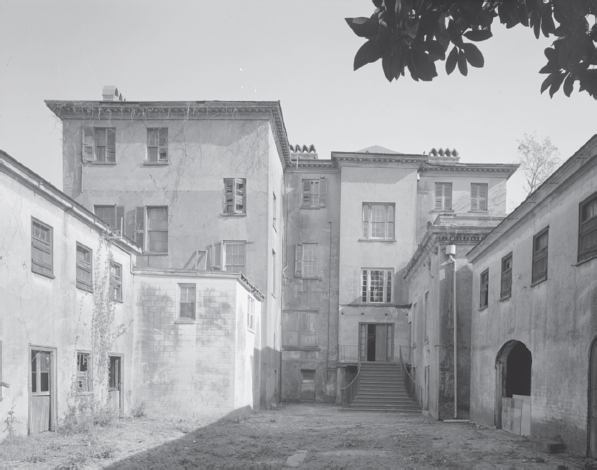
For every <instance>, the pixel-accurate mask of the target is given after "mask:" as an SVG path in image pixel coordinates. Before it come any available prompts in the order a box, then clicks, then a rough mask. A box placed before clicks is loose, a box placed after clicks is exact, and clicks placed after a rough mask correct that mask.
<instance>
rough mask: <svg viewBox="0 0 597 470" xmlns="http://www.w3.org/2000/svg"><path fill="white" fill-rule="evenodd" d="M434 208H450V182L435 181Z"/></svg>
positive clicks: (437, 209) (438, 209)
mask: <svg viewBox="0 0 597 470" xmlns="http://www.w3.org/2000/svg"><path fill="white" fill-rule="evenodd" d="M435 210H436V211H451V210H452V183H435Z"/></svg>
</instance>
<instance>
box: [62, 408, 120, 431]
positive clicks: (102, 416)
mask: <svg viewBox="0 0 597 470" xmlns="http://www.w3.org/2000/svg"><path fill="white" fill-rule="evenodd" d="M117 420H118V412H116V411H114V410H112V409H111V408H109V407H108V406H101V405H97V404H96V403H93V402H92V403H87V402H80V403H77V404H76V405H71V406H69V407H68V410H67V412H66V413H65V414H64V417H63V418H62V420H61V421H60V423H59V424H58V426H57V429H56V430H57V431H58V433H60V434H62V435H65V436H72V435H74V434H89V433H91V432H92V431H93V428H94V427H96V426H99V427H107V426H112V425H113V424H114V423H115V422H116V421H117Z"/></svg>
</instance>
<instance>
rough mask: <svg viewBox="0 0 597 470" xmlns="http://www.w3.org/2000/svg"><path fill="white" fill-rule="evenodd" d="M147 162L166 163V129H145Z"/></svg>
mask: <svg viewBox="0 0 597 470" xmlns="http://www.w3.org/2000/svg"><path fill="white" fill-rule="evenodd" d="M147 161H148V162H150V163H158V162H167V161H168V128H166V127H162V128H159V129H147Z"/></svg>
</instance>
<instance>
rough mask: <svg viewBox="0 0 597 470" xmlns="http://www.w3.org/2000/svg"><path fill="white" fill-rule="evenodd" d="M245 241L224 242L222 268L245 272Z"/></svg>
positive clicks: (234, 271)
mask: <svg viewBox="0 0 597 470" xmlns="http://www.w3.org/2000/svg"><path fill="white" fill-rule="evenodd" d="M245 265H246V255H245V242H224V269H225V270H226V271H230V272H233V273H243V274H245Z"/></svg>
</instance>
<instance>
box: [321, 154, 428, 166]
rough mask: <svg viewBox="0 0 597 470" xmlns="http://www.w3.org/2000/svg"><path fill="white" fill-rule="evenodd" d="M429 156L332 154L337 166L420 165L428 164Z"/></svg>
mask: <svg viewBox="0 0 597 470" xmlns="http://www.w3.org/2000/svg"><path fill="white" fill-rule="evenodd" d="M427 159H428V156H427V155H416V154H412V155H409V154H402V153H364V152H332V161H333V162H334V164H336V165H342V164H343V163H349V164H350V163H356V164H361V165H362V164H378V163H384V164H388V163H390V164H391V163H394V164H404V163H415V164H417V165H420V164H422V163H424V162H426V161H427Z"/></svg>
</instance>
